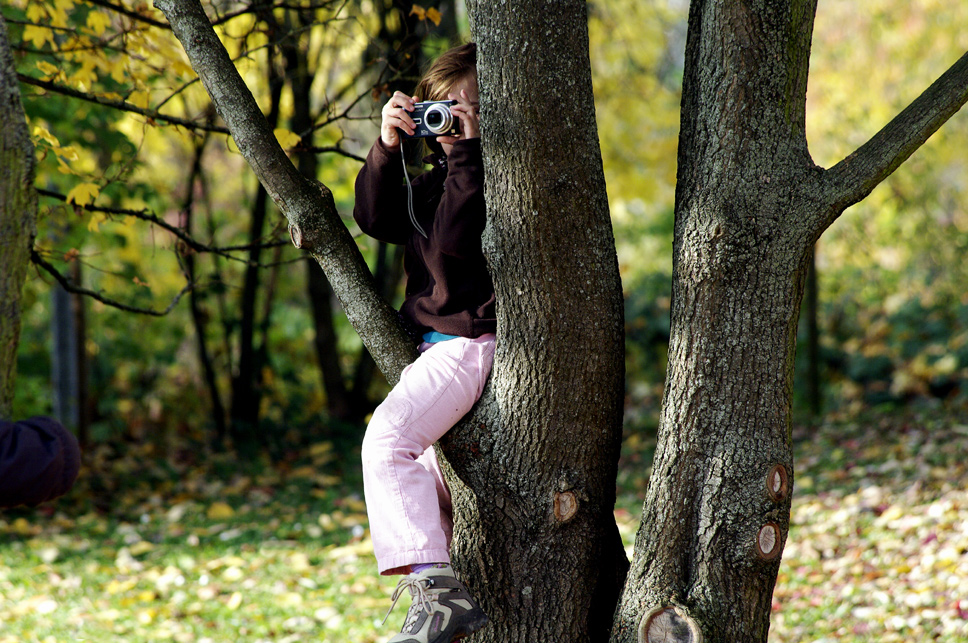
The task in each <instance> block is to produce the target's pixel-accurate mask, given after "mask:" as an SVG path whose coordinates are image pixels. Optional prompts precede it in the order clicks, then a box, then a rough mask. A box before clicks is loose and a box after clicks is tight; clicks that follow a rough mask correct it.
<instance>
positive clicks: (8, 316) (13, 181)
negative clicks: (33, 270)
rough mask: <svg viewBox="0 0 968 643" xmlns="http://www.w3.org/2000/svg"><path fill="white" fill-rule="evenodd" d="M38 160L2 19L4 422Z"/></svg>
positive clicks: (0, 352)
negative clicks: (35, 155)
mask: <svg viewBox="0 0 968 643" xmlns="http://www.w3.org/2000/svg"><path fill="white" fill-rule="evenodd" d="M35 167H36V159H35V157H34V146H33V143H31V141H30V132H29V131H28V130H27V118H26V115H25V114H24V108H23V104H22V103H21V101H20V88H19V86H18V84H17V70H16V68H15V67H14V61H13V55H12V54H11V53H10V42H9V40H8V36H7V24H6V22H5V21H4V19H3V17H2V16H0V418H7V417H9V416H10V412H11V406H12V404H13V385H14V379H15V378H16V371H17V345H18V344H19V343H20V315H21V310H20V296H21V291H22V290H23V286H24V281H25V280H26V278H27V266H28V264H29V262H30V251H31V249H32V248H33V245H34V237H35V236H36V235H37V193H36V192H35V191H34V172H35Z"/></svg>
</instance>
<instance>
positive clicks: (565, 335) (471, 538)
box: [443, 1, 627, 643]
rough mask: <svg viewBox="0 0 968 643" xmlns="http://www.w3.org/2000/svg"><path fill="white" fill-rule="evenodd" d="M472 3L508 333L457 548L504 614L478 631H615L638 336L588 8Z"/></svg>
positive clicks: (459, 456)
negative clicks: (605, 156) (624, 431)
mask: <svg viewBox="0 0 968 643" xmlns="http://www.w3.org/2000/svg"><path fill="white" fill-rule="evenodd" d="M468 5H469V7H468V8H469V14H470V18H471V31H472V34H473V36H474V40H476V41H477V43H478V47H479V50H478V51H479V54H478V74H479V81H480V82H479V84H480V91H481V119H482V122H481V127H482V141H483V145H484V162H485V176H486V195H487V207H488V227H487V230H486V232H485V253H486V255H487V257H488V260H489V262H490V267H491V273H492V275H493V278H494V285H495V290H496V293H497V301H498V345H497V354H496V357H495V362H494V371H493V375H492V378H491V384H490V386H491V391H492V393H493V397H490V396H486V397H485V398H484V400H483V401H482V404H483V405H485V406H487V407H488V413H487V417H486V419H483V420H482V421H481V422H480V423H479V424H472V425H470V426H464V427H460V428H459V429H455V430H453V431H452V432H451V433H450V434H448V436H445V440H444V441H443V442H444V445H445V446H444V451H445V453H446V455H447V457H448V458H449V460H450V462H451V464H452V465H453V466H454V469H455V471H456V472H457V473H458V475H460V477H461V479H462V482H463V484H459V483H456V482H455V483H454V484H453V485H452V487H453V488H454V489H455V522H456V525H457V530H456V536H455V540H454V544H453V547H452V556H453V558H454V562H455V565H456V566H457V568H458V570H459V571H460V573H461V574H462V575H463V576H464V578H466V579H467V580H468V582H469V584H470V586H471V587H472V588H473V591H474V592H475V593H476V594H477V595H478V596H480V597H481V599H482V601H483V606H484V609H485V611H486V612H487V613H488V615H489V616H490V618H491V624H490V625H489V626H488V627H487V628H485V629H484V630H482V631H481V633H479V634H477V635H475V636H476V639H475V640H477V641H481V642H487V641H495V642H496V641H500V642H502V643H504V642H510V641H521V642H523V641H559V642H565V641H603V640H605V638H606V637H607V633H608V629H609V627H610V624H611V615H612V611H613V606H614V602H615V599H616V596H617V591H618V589H619V586H620V583H621V579H622V577H623V575H624V571H625V569H626V566H627V561H626V559H625V555H624V550H623V549H622V544H621V539H620V538H619V535H618V531H617V528H616V525H615V519H614V515H613V510H614V504H615V478H616V470H617V462H618V455H619V446H620V443H621V422H622V401H623V397H622V396H623V376H624V350H623V349H624V336H623V306H622V290H621V283H620V279H619V274H618V262H617V259H616V254H615V245H614V239H613V236H612V230H611V222H610V219H609V211H608V202H607V198H606V193H605V182H604V175H603V171H602V161H601V154H600V150H599V146H598V135H597V126H596V123H595V106H594V100H593V96H592V85H591V71H590V65H589V60H588V40H587V38H588V35H587V16H586V12H585V3H584V2H578V1H568V2H557V3H553V4H552V3H533V4H524V5H520V6H517V7H516V8H515V9H513V10H509V9H508V8H507V7H506V6H503V5H502V4H500V3H490V2H472V3H468ZM551 34H553V36H551ZM563 152H566V153H563Z"/></svg>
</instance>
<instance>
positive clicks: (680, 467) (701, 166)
mask: <svg viewBox="0 0 968 643" xmlns="http://www.w3.org/2000/svg"><path fill="white" fill-rule="evenodd" d="M815 11H816V0H787V1H785V2H776V1H772V0H755V1H753V2H747V1H741V0H726V1H717V2H712V1H711V0H694V1H693V3H692V5H691V9H690V15H689V38H688V42H687V44H686V66H685V74H684V78H683V99H682V127H681V133H680V140H679V168H678V181H677V186H676V226H675V247H674V256H673V262H674V269H673V305H672V327H671V340H670V351H669V371H668V377H667V382H666V398H665V400H664V403H663V410H662V417H661V423H660V428H659V444H658V447H657V450H656V455H655V460H654V463H653V472H652V479H651V484H650V487H649V491H648V493H647V497H646V500H645V504H644V507H643V519H642V524H641V526H640V529H639V532H638V535H637V538H636V545H635V557H634V559H633V563H632V569H631V570H630V572H629V577H628V582H627V585H626V588H625V592H624V594H623V597H622V602H621V603H620V605H619V609H618V611H617V612H616V621H615V629H614V632H613V637H612V640H613V641H616V642H618V641H621V642H632V641H676V642H698V641H704V642H705V643H718V642H720V641H722V642H726V641H729V642H732V641H766V640H767V632H768V629H769V617H770V604H771V596H772V591H773V586H774V583H775V582H776V574H777V570H778V567H779V562H780V555H781V553H782V551H783V546H784V543H785V540H786V536H787V531H788V526H789V515H790V491H791V490H792V487H793V461H792V453H791V452H792V449H791V436H790V425H791V399H792V374H793V358H794V352H795V348H796V322H797V318H798V314H799V307H800V302H801V299H802V296H803V289H804V283H805V280H806V277H807V272H808V267H809V263H810V257H811V253H812V248H813V245H814V243H815V242H816V240H817V239H818V238H819V236H820V235H821V234H822V233H823V231H824V230H826V228H827V227H828V226H829V225H830V224H831V223H832V222H833V221H834V220H835V219H836V218H837V217H838V216H839V215H840V214H841V213H842V212H843V210H844V209H845V208H846V207H848V206H849V205H852V204H853V203H856V202H857V201H859V200H860V199H862V198H864V197H865V196H866V195H867V194H868V193H870V191H871V190H872V189H873V187H874V186H875V185H877V183H879V182H880V181H882V180H883V179H884V178H886V177H887V176H888V175H889V174H890V173H891V172H892V171H893V170H894V169H896V168H897V167H898V165H900V164H901V162H903V160H904V159H906V158H907V157H908V156H909V155H910V154H911V153H913V151H914V150H915V149H917V147H918V146H919V145H920V144H921V143H922V142H923V141H924V140H925V139H926V138H927V137H928V136H930V134H931V133H932V132H934V131H935V130H936V129H937V128H938V127H940V125H941V123H943V122H944V121H945V120H946V119H947V118H948V117H950V115H951V114H953V113H954V112H955V111H957V109H958V108H959V107H960V106H961V105H962V104H964V102H965V101H966V100H968V56H965V57H964V58H962V60H961V61H959V62H958V63H956V64H955V65H954V66H953V67H952V69H951V70H949V71H948V72H947V73H946V74H945V75H944V76H942V78H941V79H939V81H938V82H936V83H935V84H934V85H933V86H932V87H931V88H929V89H928V91H926V92H925V94H924V95H922V97H920V98H919V99H918V100H916V101H915V102H914V103H912V105H911V106H910V107H909V108H908V109H906V110H905V111H904V112H903V113H902V114H901V115H900V116H898V118H897V119H895V120H894V121H892V123H891V124H889V125H888V126H887V127H885V128H884V130H882V131H881V132H880V133H878V134H877V135H876V136H875V137H874V138H873V139H872V140H871V142H869V143H868V144H867V145H865V146H864V147H862V148H861V149H860V150H858V151H857V152H855V153H854V154H852V155H851V156H850V157H849V158H848V159H847V160H845V161H844V162H842V163H840V164H838V165H837V166H836V167H834V168H832V169H831V170H827V171H824V170H823V169H821V168H819V167H816V166H815V165H814V163H813V162H812V160H811V159H810V155H809V152H808V150H807V145H806V136H805V131H804V120H805V95H806V82H807V70H808V59H809V55H810V39H811V34H812V29H813V17H814V14H815Z"/></svg>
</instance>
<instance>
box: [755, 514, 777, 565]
mask: <svg viewBox="0 0 968 643" xmlns="http://www.w3.org/2000/svg"><path fill="white" fill-rule="evenodd" d="M756 554H757V555H758V556H759V557H760V558H762V559H763V560H773V559H774V558H776V557H777V556H779V554H780V526H779V525H777V524H776V523H774V522H768V523H766V524H765V525H763V527H762V528H760V533H758V534H757V535H756Z"/></svg>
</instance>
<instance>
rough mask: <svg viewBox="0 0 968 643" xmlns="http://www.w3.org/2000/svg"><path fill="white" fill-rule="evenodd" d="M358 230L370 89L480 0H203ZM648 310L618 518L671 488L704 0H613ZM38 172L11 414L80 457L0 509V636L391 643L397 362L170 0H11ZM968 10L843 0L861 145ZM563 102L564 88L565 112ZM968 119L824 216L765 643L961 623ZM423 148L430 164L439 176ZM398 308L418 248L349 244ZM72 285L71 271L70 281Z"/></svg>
mask: <svg viewBox="0 0 968 643" xmlns="http://www.w3.org/2000/svg"><path fill="white" fill-rule="evenodd" d="M204 6H205V8H206V11H208V12H209V15H210V17H211V18H212V20H213V22H215V24H216V28H217V30H218V32H219V33H220V35H221V37H222V40H223V42H224V44H225V46H226V48H227V49H228V51H229V53H230V55H231V56H232V58H233V59H234V60H235V62H236V64H237V66H238V68H239V70H240V71H241V73H242V74H243V75H244V76H245V79H246V81H247V83H248V85H249V87H250V88H251V89H252V91H253V93H254V94H255V96H256V98H257V100H258V101H259V104H260V106H261V107H262V109H263V111H264V112H265V114H266V115H267V118H268V119H269V120H270V122H271V123H272V126H273V128H274V129H275V130H276V135H277V137H278V139H279V140H280V142H281V143H282V145H283V146H284V147H286V148H287V149H288V150H289V153H290V156H291V157H292V159H293V161H294V162H295V163H296V164H297V165H298V167H299V169H300V171H302V172H303V173H305V174H306V175H308V176H312V177H316V178H318V179H319V180H320V181H322V182H323V183H325V184H326V185H327V186H328V187H329V188H330V189H331V190H332V191H333V193H334V195H335V199H336V203H337V206H338V208H339V211H340V213H341V215H342V216H343V217H344V218H345V220H346V222H347V225H348V226H350V229H351V230H353V231H354V233H358V231H357V230H355V228H354V224H353V222H352V217H351V213H352V208H353V182H354V178H355V176H356V173H357V172H358V169H359V167H360V164H361V162H362V157H363V156H364V155H365V154H366V152H367V150H368V149H369V147H370V145H371V144H372V142H373V141H374V140H375V139H376V137H377V135H378V131H379V125H378V124H379V120H378V119H379V112H380V107H381V106H382V104H383V103H384V102H385V101H386V99H387V97H388V96H389V94H390V93H392V91H393V90H395V89H401V90H403V91H410V90H411V88H412V87H413V84H414V82H415V80H416V79H417V78H418V77H419V76H420V73H421V69H422V68H423V66H424V65H425V64H426V62H427V61H428V60H431V59H432V58H433V57H434V56H436V55H437V54H438V53H439V52H440V51H442V50H444V49H445V48H447V47H448V46H449V44H450V43H452V42H453V41H454V40H461V39H466V38H468V37H469V28H468V24H467V17H466V12H465V10H464V7H463V4H462V3H461V2H456V1H455V0H434V1H433V2H430V1H425V2H422V3H417V4H414V3H412V2H410V1H409V0H299V1H298V2H289V1H287V2H278V3H263V2H254V3H249V2H228V1H224V0H215V1H213V2H206V3H204ZM588 7H589V32H590V59H591V64H592V71H593V76H594V83H595V95H596V100H597V116H598V124H599V135H600V139H601V146H602V154H603V161H604V169H605V174H606V178H607V184H608V191H609V201H610V206H611V212H612V218H613V222H614V230H615V238H616V244H617V249H618V255H619V260H620V262H621V272H622V279H623V284H624V295H625V312H626V331H627V342H626V354H627V380H626V413H625V435H624V441H623V448H622V459H621V462H620V468H619V475H618V481H617V494H618V502H617V505H616V510H615V517H616V522H617V524H618V526H619V529H620V531H621V533H622V536H623V538H624V541H625V544H626V546H627V551H628V553H629V555H631V554H632V542H633V539H634V536H635V532H636V529H637V526H638V523H639V513H640V512H641V503H642V499H643V497H644V493H645V490H646V488H647V486H648V484H649V473H650V463H651V460H652V454H653V451H654V448H655V429H656V424H657V419H656V418H657V415H658V411H659V405H660V403H661V400H662V392H663V384H664V378H665V368H666V353H667V341H668V333H669V304H670V301H669V297H670V280H671V270H672V266H671V263H672V258H671V254H672V230H673V207H674V202H673V198H674V192H675V179H676V145H677V135H678V128H679V113H678V112H679V101H680V91H681V78H682V65H683V50H684V47H685V39H686V13H687V11H688V3H687V2H686V0H598V1H595V2H590V3H589V4H588ZM0 11H2V13H3V16H4V18H5V20H6V21H7V23H8V28H9V31H10V37H11V41H12V44H13V48H14V54H15V57H16V64H17V68H18V72H19V73H20V79H21V90H22V94H23V103H24V106H25V109H26V112H27V115H28V118H29V126H30V130H31V132H32V133H33V136H34V143H35V145H36V149H37V157H38V160H39V165H38V172H37V179H36V185H37V187H38V188H39V189H40V190H41V195H40V212H39V214H40V220H39V222H38V232H39V235H38V238H37V241H36V249H37V255H36V257H35V260H34V265H33V266H32V267H31V269H30V272H29V276H28V280H27V284H26V287H25V293H24V320H23V321H24V329H23V335H22V339H21V343H20V347H19V355H18V364H17V366H18V372H19V378H18V381H17V384H16V399H15V406H14V414H13V415H14V417H17V418H23V417H27V416H30V415H34V414H50V415H54V416H56V417H59V418H60V419H61V420H62V421H64V422H65V423H66V424H67V425H68V426H70V427H71V428H72V429H73V430H74V431H75V432H76V433H77V434H78V436H79V437H80V439H81V442H82V443H83V444H84V465H83V468H82V472H81V475H80V477H79V478H78V482H77V484H76V485H75V487H74V489H73V490H72V492H71V493H70V494H68V495H67V496H65V497H64V498H62V499H60V500H59V501H57V502H55V503H47V504H45V505H42V506H40V507H38V508H33V509H15V510H10V511H5V512H3V514H2V515H0V643H24V642H29V643H34V642H38V643H40V642H42V643H54V642H58V641H75V640H93V641H108V640H112V641H132V642H141V641H144V642H147V641H157V640H170V641H175V642H176V643H214V642H217V641H232V642H233V643H266V642H268V641H273V642H276V643H278V642H283V643H296V642H297V641H304V640H310V638H311V639H312V640H322V641H334V642H336V641H340V642H341V641H347V640H353V641H363V642H367V643H380V642H383V641H386V640H387V639H389V638H390V636H391V635H392V634H393V632H395V631H396V630H398V629H399V627H400V625H401V622H402V620H403V610H399V612H397V613H396V615H395V616H394V617H393V618H391V620H390V621H389V622H388V623H387V624H386V625H385V626H381V625H380V621H381V619H382V618H383V615H384V614H385V613H386V609H387V607H388V606H389V598H388V597H389V595H390V593H391V592H392V588H393V585H394V584H395V582H396V580H397V579H395V578H388V579H384V578H381V577H379V576H377V575H376V571H375V570H376V568H375V561H374V560H373V557H372V547H371V545H370V541H369V539H368V530H367V517H366V513H365V506H364V503H363V502H362V499H361V495H362V483H361V480H360V473H359V455H358V449H359V443H360V440H361V437H362V431H363V425H364V423H365V419H366V417H367V416H368V414H369V413H370V412H371V410H372V409H373V408H374V406H375V405H376V404H377V403H378V402H379V401H380V400H381V399H382V398H383V395H384V393H385V392H386V386H387V385H386V382H385V381H384V380H383V379H382V377H381V376H380V374H379V373H378V372H377V371H376V369H375V368H374V366H373V362H372V360H371V359H369V357H368V356H367V355H366V353H365V351H363V349H362V346H361V343H360V341H359V339H358V338H357V336H356V334H355V333H354V331H353V330H352V329H351V328H350V327H349V326H348V324H347V322H346V320H345V317H344V315H343V314H342V312H341V311H340V309H339V305H338V303H337V302H335V301H334V299H333V296H332V293H331V292H330V290H329V287H328V285H327V284H326V281H325V279H323V277H322V273H321V271H320V270H319V268H318V266H316V265H315V263H313V262H311V261H309V260H307V258H306V257H305V255H303V254H302V253H301V252H299V251H297V250H295V249H294V248H293V247H292V244H291V243H290V241H289V238H288V233H287V231H286V228H285V225H284V223H285V221H284V218H283V217H282V216H281V215H280V214H279V213H278V212H277V211H276V210H275V208H274V206H273V205H272V203H271V202H269V200H268V199H267V198H266V195H265V193H264V192H262V191H261V190H260V188H259V186H258V185H257V182H256V180H255V179H254V177H253V175H252V173H251V172H250V171H249V169H248V168H247V166H246V164H245V163H244V161H243V160H242V158H241V156H240V155H239V153H238V151H237V150H236V149H235V147H234V144H233V143H232V141H231V140H229V139H228V137H227V136H226V135H225V133H224V127H223V126H222V124H221V123H220V122H219V121H218V119H217V118H216V117H215V115H214V112H213V110H212V108H211V106H210V103H209V100H208V97H207V95H206V94H205V93H204V91H203V90H202V88H201V87H200V86H199V85H198V83H197V82H195V81H194V80H193V77H194V74H193V72H192V71H191V69H190V68H189V67H188V65H187V64H186V58H185V56H184V53H183V52H182V50H181V47H180V45H179V44H178V43H177V42H176V41H175V39H174V38H173V37H172V35H171V32H170V31H169V30H168V28H167V25H166V24H165V22H164V18H163V16H162V15H161V13H160V12H158V11H156V10H154V9H153V8H152V7H151V5H150V3H149V2H148V1H147V0H41V1H38V0H5V1H4V2H3V4H2V7H0ZM966 24H968V3H965V2H962V1H961V0H867V1H866V2H863V3H859V2H821V3H820V8H819V11H818V13H817V24H816V31H815V34H814V41H813V50H812V61H811V76H810V84H809V91H808V100H807V110H808V113H807V135H808V138H809V143H810V150H811V153H812V155H813V158H814V160H815V162H816V163H817V164H818V165H821V166H823V167H830V166H832V165H834V164H835V163H837V162H838V161H839V160H840V159H842V158H843V157H844V156H846V155H847V154H849V153H850V152H851V151H852V150H854V149H856V148H857V147H858V146H860V145H862V144H863V143H864V142H865V141H867V140H868V139H869V138H870V137H871V136H872V135H873V134H874V133H876V132H877V131H878V130H880V129H881V128H882V127H883V126H884V125H885V124H887V123H888V122H889V121H890V119H891V118H892V117H893V116H894V115H896V114H897V113H898V112H899V111H900V110H901V109H903V108H904V107H905V106H906V105H907V104H909V103H910V102H911V101H912V100H913V99H914V98H916V97H917V96H918V95H919V94H920V93H921V92H922V91H923V90H924V88H925V87H927V86H928V85H929V84H930V83H931V82H932V81H933V80H934V79H935V78H936V77H937V76H938V75H940V74H941V73H942V72H943V71H944V70H945V69H947V68H948V67H949V66H950V65H951V64H952V63H954V62H955V60H957V59H958V58H959V57H960V56H961V55H962V54H963V53H964V52H965V51H966V50H968V30H966V29H964V25H966ZM562 108H563V109H567V106H563V107H562ZM966 141H968V111H966V110H962V112H961V113H959V114H957V115H956V116H955V117H954V118H952V119H951V121H950V122H948V123H947V124H946V125H945V126H944V127H943V128H942V129H941V130H940V131H939V132H938V133H937V134H935V135H934V136H933V137H932V138H931V139H930V140H929V141H928V142H927V144H925V145H924V147H922V148H921V149H920V150H919V151H918V152H917V153H916V154H915V155H914V156H913V157H912V158H911V159H910V160H909V161H907V162H906V163H905V164H904V165H903V166H902V167H901V168H900V169H899V170H898V171H897V172H896V173H895V174H894V175H893V176H891V177H890V178H889V179H888V180H887V181H886V182H884V183H883V184H882V185H881V186H880V187H878V188H877V189H876V190H875V191H874V192H873V193H872V194H871V195H870V196H869V197H868V198H867V199H866V200H865V201H864V202H863V203H861V204H859V205H858V206H856V207H854V208H851V209H850V210H848V211H847V212H845V213H844V215H843V216H842V217H841V218H840V219H839V220H838V221H837V223H836V224H835V225H834V226H833V227H832V228H831V229H830V230H829V231H828V232H827V233H826V234H825V235H824V237H823V238H822V239H821V240H820V242H819V243H818V245H817V248H816V253H815V271H814V273H813V275H814V279H812V280H811V285H810V288H809V289H808V293H807V295H806V297H805V299H804V305H803V314H802V319H801V324H800V332H799V337H798V352H797V364H796V374H795V391H794V450H795V461H796V469H797V470H796V481H795V494H794V502H793V509H792V512H791V531H790V536H789V539H788V542H787V546H786V549H785V551H784V557H783V565H782V567H781V570H780V574H779V577H778V581H777V587H776V590H775V592H774V602H773V607H772V611H773V616H772V623H773V627H772V629H771V633H770V640H771V642H773V643H781V642H782V643H786V642H790V643H794V642H796V643H801V642H805V641H811V642H818V643H819V642H821V641H833V640H837V641H846V642H848V643H853V642H856V643H861V642H866V641H871V640H877V641H881V642H894V641H897V642H903V641H911V640H922V639H928V640H939V641H952V642H954V641H968V600H966V599H965V598H964V597H966V596H968V574H966V570H968V565H966V564H965V557H966V555H968V554H966V552H968V489H966V488H965V484H964V481H965V480H966V479H968V468H966V467H968V420H966V418H968V415H966V413H965V412H966V410H968V290H966V285H968V262H966V261H965V256H966V254H968V152H966ZM419 157H420V153H419V151H417V150H415V152H414V158H413V162H414V164H415V165H416V164H419ZM358 241H359V245H360V248H361V250H362V251H363V253H364V256H365V257H366V259H367V261H368V262H369V264H370V266H371V269H372V270H373V272H374V274H375V276H376V279H377V282H378V284H379V287H380V288H381V289H383V292H384V294H385V295H386V296H387V297H388V298H389V299H391V300H394V301H398V300H399V298H400V289H401V282H402V274H401V272H402V271H401V267H400V252H399V249H396V248H392V247H386V246H381V245H379V244H376V243H374V242H373V241H372V240H369V239H367V238H364V237H362V236H359V235H358ZM65 284H66V287H65Z"/></svg>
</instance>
